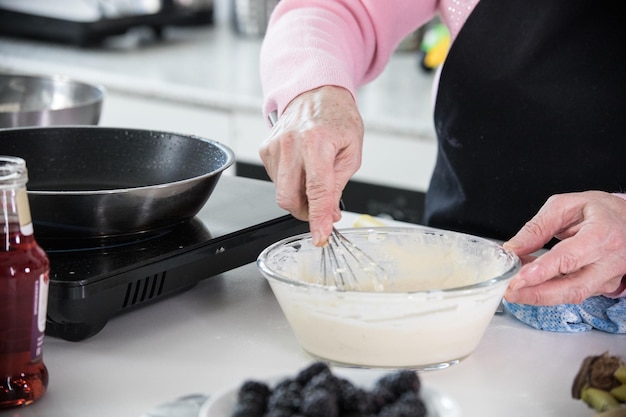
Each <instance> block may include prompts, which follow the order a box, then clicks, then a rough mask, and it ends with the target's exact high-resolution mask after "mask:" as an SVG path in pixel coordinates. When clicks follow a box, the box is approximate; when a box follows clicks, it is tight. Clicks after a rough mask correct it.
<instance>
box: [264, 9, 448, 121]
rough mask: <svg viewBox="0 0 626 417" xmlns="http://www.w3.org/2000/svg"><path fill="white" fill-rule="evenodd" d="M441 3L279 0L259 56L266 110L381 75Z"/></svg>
mask: <svg viewBox="0 0 626 417" xmlns="http://www.w3.org/2000/svg"><path fill="white" fill-rule="evenodd" d="M437 4H438V0H422V1H416V0H394V1H393V2H391V3H390V2H388V1H381V0H333V1H329V0H281V1H280V2H279V3H278V5H277V6H276V8H275V9H274V12H273V14H272V17H271V19H270V23H269V26H268V30H267V33H266V35H265V38H264V40H263V46H262V48H261V56H260V72H261V83H262V86H263V94H264V105H263V112H264V115H265V116H266V117H267V115H268V114H269V113H270V112H272V111H274V110H277V111H278V114H279V115H280V114H281V113H282V112H283V110H284V108H285V107H286V106H287V104H289V102H290V101H291V100H293V99H294V98H295V97H296V96H298V95H299V94H301V93H303V92H305V91H308V90H311V89H314V88H317V87H321V86H323V85H337V86H341V87H344V88H346V89H348V90H349V91H351V92H352V94H353V95H355V92H356V89H357V88H358V87H359V86H361V85H363V84H365V83H367V82H368V81H371V80H372V79H374V78H375V77H376V76H378V75H379V74H380V73H381V72H382V70H383V69H384V67H385V65H386V64H387V62H388V61H389V58H390V56H391V54H392V53H393V51H394V50H395V48H396V47H397V45H398V44H399V43H400V41H401V40H402V39H403V38H404V37H405V36H407V35H408V34H409V33H411V32H412V31H413V30H415V29H416V28H417V27H419V26H421V25H423V24H424V23H426V22H427V21H428V20H430V19H431V18H432V17H433V16H434V13H435V11H436V8H437Z"/></svg>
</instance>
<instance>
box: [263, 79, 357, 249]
mask: <svg viewBox="0 0 626 417" xmlns="http://www.w3.org/2000/svg"><path fill="white" fill-rule="evenodd" d="M362 147H363V121H362V119H361V116H360V114H359V112H358V109H357V106H356V103H355V101H354V98H353V97H352V94H350V92H349V91H347V90H345V89H343V88H340V87H333V86H326V87H321V88H318V89H315V90H311V91H308V92H306V93H303V94H301V95H299V96H298V97H296V98H295V99H294V100H293V101H292V102H291V103H290V104H289V106H287V108H286V109H285V111H284V112H283V114H282V115H281V116H280V119H279V120H278V122H277V123H276V125H275V126H274V128H273V129H272V131H271V133H270V136H269V137H268V138H267V139H266V140H265V142H264V143H263V144H262V146H261V149H260V151H259V154H260V156H261V160H262V161H263V164H264V165H265V169H266V170H267V173H268V175H269V176H270V178H271V179H272V181H273V182H274V184H275V186H276V202H277V203H278V205H279V206H280V207H282V208H284V209H285V210H288V211H289V212H291V213H292V214H293V216H294V217H296V218H298V219H300V220H304V221H307V220H308V221H309V226H310V230H311V235H312V238H313V243H314V244H315V245H318V246H319V245H322V244H325V243H326V241H327V240H328V236H329V235H330V232H331V230H332V226H333V223H334V222H336V221H338V220H339V219H340V218H341V212H340V210H339V200H340V199H341V193H342V191H343V189H344V187H345V186H346V184H347V182H348V180H349V179H350V178H351V177H352V175H353V174H354V173H355V172H356V171H357V169H359V167H360V165H361V152H362Z"/></svg>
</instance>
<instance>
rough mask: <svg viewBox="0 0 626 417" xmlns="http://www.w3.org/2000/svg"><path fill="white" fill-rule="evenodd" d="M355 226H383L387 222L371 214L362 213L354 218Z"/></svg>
mask: <svg viewBox="0 0 626 417" xmlns="http://www.w3.org/2000/svg"><path fill="white" fill-rule="evenodd" d="M353 225H354V227H381V226H385V223H383V222H381V221H380V220H378V219H376V218H375V217H372V216H370V215H369V214H361V215H360V216H359V217H357V218H356V219H355V220H354V224H353Z"/></svg>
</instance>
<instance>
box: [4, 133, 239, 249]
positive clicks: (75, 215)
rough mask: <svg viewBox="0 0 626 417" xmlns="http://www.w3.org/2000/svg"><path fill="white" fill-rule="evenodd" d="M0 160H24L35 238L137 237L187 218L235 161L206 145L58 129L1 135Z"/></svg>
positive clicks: (177, 138)
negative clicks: (130, 235) (136, 235)
mask: <svg viewBox="0 0 626 417" xmlns="http://www.w3.org/2000/svg"><path fill="white" fill-rule="evenodd" d="M0 154H2V155H10V156H19V157H22V158H24V159H25V160H26V166H27V168H28V177H29V181H28V184H27V188H28V196H29V201H30V207H31V212H32V217H33V223H34V227H35V235H36V236H37V237H103V236H110V235H116V236H117V235H124V234H132V233H139V232H144V231H148V230H152V229H155V228H160V227H165V226H170V225H173V224H176V223H179V222H181V221H183V220H186V219H189V218H191V217H193V216H195V215H196V214H197V212H198V211H199V210H200V209H201V208H202V206H203V205H204V204H205V203H206V201H207V199H208V198H209V196H210V195H211V193H212V191H213V189H214V188H215V185H216V184H217V181H218V180H219V177H220V176H221V174H222V172H223V171H224V170H225V169H226V168H228V167H229V166H230V165H232V164H233V162H234V160H235V156H234V154H233V152H232V150H230V149H229V148H228V147H226V146H224V145H222V144H220V143H218V142H215V141H212V140H208V139H202V138H199V137H196V136H190V135H181V134H174V133H168V132H160V131H149V130H140V129H123V128H105V127H99V126H84V127H83V126H81V127H78V126H76V127H74V126H60V127H33V128H15V129H4V130H1V129H0Z"/></svg>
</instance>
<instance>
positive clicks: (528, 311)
mask: <svg viewBox="0 0 626 417" xmlns="http://www.w3.org/2000/svg"><path fill="white" fill-rule="evenodd" d="M504 306H505V307H506V309H507V310H508V311H509V312H510V313H511V314H513V315H514V316H515V317H516V318H517V319H519V320H520V321H522V322H524V323H526V324H528V325H530V326H532V327H534V328H535V329H540V330H548V331H551V332H568V333H574V332H584V331H587V330H591V329H598V330H602V331H604V332H608V333H626V298H608V297H604V296H601V295H599V296H595V297H590V298H588V299H586V300H585V301H583V302H582V303H580V304H560V305H556V306H531V305H526V304H514V303H509V302H507V301H504Z"/></svg>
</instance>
